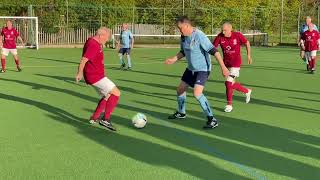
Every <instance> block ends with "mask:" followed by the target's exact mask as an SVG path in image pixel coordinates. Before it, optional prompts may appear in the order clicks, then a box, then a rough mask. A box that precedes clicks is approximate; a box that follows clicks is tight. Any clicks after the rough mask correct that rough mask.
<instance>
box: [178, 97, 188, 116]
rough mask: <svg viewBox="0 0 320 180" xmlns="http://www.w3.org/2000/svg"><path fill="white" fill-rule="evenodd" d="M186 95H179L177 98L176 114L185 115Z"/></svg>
mask: <svg viewBox="0 0 320 180" xmlns="http://www.w3.org/2000/svg"><path fill="white" fill-rule="evenodd" d="M186 99H187V96H186V93H183V94H181V95H180V96H177V101H178V112H179V113H183V114H185V113H186Z"/></svg>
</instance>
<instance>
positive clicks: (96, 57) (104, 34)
mask: <svg viewBox="0 0 320 180" xmlns="http://www.w3.org/2000/svg"><path fill="white" fill-rule="evenodd" d="M110 35H111V31H110V29H108V28H106V27H101V28H100V29H98V31H97V32H96V35H95V36H93V37H91V38H89V39H88V40H87V41H86V43H85V45H84V47H83V53H82V59H81V62H80V64H79V68H78V73H77V76H76V82H79V81H80V80H81V79H82V77H84V79H85V81H86V83H87V84H90V85H92V86H93V87H95V88H96V89H97V90H98V91H99V93H100V94H101V95H102V98H101V99H100V101H99V103H98V106H97V108H96V110H95V112H94V113H93V115H92V116H91V118H90V123H91V124H93V123H96V122H97V121H98V120H99V117H100V114H101V113H103V112H104V118H103V119H102V120H100V121H99V123H100V124H101V125H103V126H105V127H107V128H109V129H111V130H113V131H115V130H116V129H115V128H114V127H113V126H112V124H111V121H110V116H111V113H112V112H113V110H114V108H115V107H116V106H117V104H118V100H119V97H120V91H119V89H118V88H117V87H116V85H115V84H114V83H113V82H112V81H111V80H110V79H108V78H107V77H105V74H104V56H103V45H104V44H105V43H106V42H107V41H108V40H109V39H110Z"/></svg>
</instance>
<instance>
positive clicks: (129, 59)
mask: <svg viewBox="0 0 320 180" xmlns="http://www.w3.org/2000/svg"><path fill="white" fill-rule="evenodd" d="M127 60H128V67H129V68H131V58H130V55H127Z"/></svg>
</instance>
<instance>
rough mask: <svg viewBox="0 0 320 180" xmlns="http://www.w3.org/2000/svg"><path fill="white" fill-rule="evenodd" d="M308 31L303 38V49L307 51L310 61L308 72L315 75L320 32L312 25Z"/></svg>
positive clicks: (319, 47) (306, 54)
mask: <svg viewBox="0 0 320 180" xmlns="http://www.w3.org/2000/svg"><path fill="white" fill-rule="evenodd" d="M308 28H309V29H308V31H306V32H304V33H303V34H302V37H301V47H302V49H303V50H304V51H305V56H306V59H307V60H308V65H309V66H308V71H310V72H311V73H314V71H315V70H316V57H317V50H318V49H320V40H319V32H318V31H317V30H315V29H314V25H313V24H312V23H311V24H309V25H308Z"/></svg>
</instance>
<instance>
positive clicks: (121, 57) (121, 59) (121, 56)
mask: <svg viewBox="0 0 320 180" xmlns="http://www.w3.org/2000/svg"><path fill="white" fill-rule="evenodd" d="M120 64H121V65H122V64H124V62H123V55H122V54H121V55H120Z"/></svg>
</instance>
